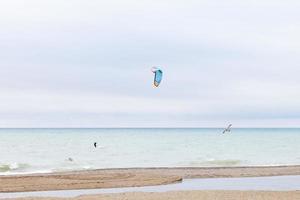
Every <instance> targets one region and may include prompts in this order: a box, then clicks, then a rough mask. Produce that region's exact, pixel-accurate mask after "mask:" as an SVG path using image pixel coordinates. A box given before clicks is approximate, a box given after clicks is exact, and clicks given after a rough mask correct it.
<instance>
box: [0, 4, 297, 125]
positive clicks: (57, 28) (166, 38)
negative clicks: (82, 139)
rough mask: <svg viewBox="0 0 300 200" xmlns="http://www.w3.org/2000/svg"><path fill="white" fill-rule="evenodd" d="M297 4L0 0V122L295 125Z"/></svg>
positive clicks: (19, 123) (34, 123) (26, 123)
mask: <svg viewBox="0 0 300 200" xmlns="http://www.w3.org/2000/svg"><path fill="white" fill-rule="evenodd" d="M299 10H300V1H298V0H286V1H277V0H261V1H251V0H245V1H240V0H229V1H216V0H197V1H194V0H186V1H177V0H160V1H155V0H154V1H153V0H152V1H145V0H126V1H125V0H110V1H96V0H89V1H84V0H44V1H40V0H26V1H23V0H5V1H1V2H0V75H1V78H0V127H225V126H227V124H229V123H232V124H233V125H234V126H235V127H299V126H300V101H299V99H300V78H299V75H300V37H299V35H300V12H299ZM152 66H161V69H162V70H163V71H164V79H163V81H162V83H161V86H160V87H159V88H155V87H153V74H152V72H151V67H152Z"/></svg>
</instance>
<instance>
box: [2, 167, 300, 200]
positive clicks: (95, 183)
mask: <svg viewBox="0 0 300 200" xmlns="http://www.w3.org/2000/svg"><path fill="white" fill-rule="evenodd" d="M280 175H300V166H277V167H222V168H136V169H103V170H90V171H77V172H61V173H51V174H32V175H13V176H0V197H1V192H25V191H49V190H68V189H94V188H118V187H133V186H149V185H162V184H169V183H175V182H178V181H181V180H182V179H183V178H217V177H259V176H280ZM177 193H178V192H166V193H159V194H156V193H128V194H127V193H126V194H113V195H111V196H109V197H108V196H107V195H97V197H93V196H89V197H80V198H79V197H78V198H75V199H101V198H102V199H110V198H111V199H123V197H126V196H127V195H129V196H128V198H129V199H160V196H164V197H165V198H167V197H168V199H180V198H177V196H178V195H179V194H180V195H188V196H186V197H182V198H181V199H199V198H201V199H205V198H207V197H206V196H205V195H208V197H209V199H211V198H213V199H218V198H219V197H220V198H221V196H222V195H221V193H223V192H221V191H218V192H213V191H210V192H203V191H202V192H197V191H190V192H184V193H178V194H177ZM226 194H227V193H226ZM165 195H167V196H165ZM168 195H170V198H169V196H168ZM180 195H179V196H180ZM203 195H204V196H203ZM210 195H213V196H210ZM214 195H216V196H214ZM220 195H221V196H220ZM224 195H225V194H224ZM228 195H229V196H230V197H231V198H229V199H234V198H237V199H241V198H244V197H245V198H244V199H251V198H250V197H251V196H252V197H253V195H255V196H256V195H262V196H261V199H268V198H269V196H270V198H269V199H276V198H277V196H278V199H282V196H281V195H284V199H289V197H290V196H291V197H294V195H296V196H297V195H298V196H297V198H298V197H299V191H298V192H271V193H268V192H267V193H264V192H250V193H248V192H242V193H241V192H229V193H228ZM241 195H242V196H241ZM244 195H245V196H244ZM274 195H275V196H274ZM238 197H240V198H238ZM279 197H280V198H279ZM165 198H164V199H165ZM27 199H28V198H27ZM29 199H30V198H29ZM32 199H43V198H32ZM46 199H59V198H46ZM70 199H72V198H70ZM125 199H126V198H125ZM222 199H226V198H224V197H222ZM252 199H253V198H252ZM255 199H259V198H256V197H255ZM292 199H293V198H292ZM294 199H295V198H294Z"/></svg>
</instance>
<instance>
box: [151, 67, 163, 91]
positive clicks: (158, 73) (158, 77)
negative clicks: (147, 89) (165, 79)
mask: <svg viewBox="0 0 300 200" xmlns="http://www.w3.org/2000/svg"><path fill="white" fill-rule="evenodd" d="M151 71H152V72H153V73H154V86H155V87H158V86H159V84H160V82H161V80H162V76H163V72H162V70H161V69H159V68H157V67H152V69H151Z"/></svg>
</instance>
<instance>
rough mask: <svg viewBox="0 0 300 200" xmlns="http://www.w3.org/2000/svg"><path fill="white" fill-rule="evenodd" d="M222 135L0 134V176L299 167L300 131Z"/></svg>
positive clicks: (131, 132)
mask: <svg viewBox="0 0 300 200" xmlns="http://www.w3.org/2000/svg"><path fill="white" fill-rule="evenodd" d="M222 131H223V130H222V129H217V128H210V129H204V128H199V129H196V128H195V129H0V175H7V174H24V173H33V172H34V173H39V172H53V171H55V172H57V171H69V170H84V169H101V168H125V167H126V168H127V167H219V166H226V167H230V166H261V165H263V166H270V165H299V164H300V129H297V128H293V129H272V128H268V129H238V128H237V129H232V131H231V132H230V133H226V134H222ZM94 142H97V144H98V146H97V148H95V147H94V146H93V143H94Z"/></svg>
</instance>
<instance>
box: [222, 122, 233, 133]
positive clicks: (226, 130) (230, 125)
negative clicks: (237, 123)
mask: <svg viewBox="0 0 300 200" xmlns="http://www.w3.org/2000/svg"><path fill="white" fill-rule="evenodd" d="M231 127H232V124H229V126H228V127H227V128H226V129H224V131H223V134H224V133H226V132H230V131H231Z"/></svg>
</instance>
